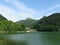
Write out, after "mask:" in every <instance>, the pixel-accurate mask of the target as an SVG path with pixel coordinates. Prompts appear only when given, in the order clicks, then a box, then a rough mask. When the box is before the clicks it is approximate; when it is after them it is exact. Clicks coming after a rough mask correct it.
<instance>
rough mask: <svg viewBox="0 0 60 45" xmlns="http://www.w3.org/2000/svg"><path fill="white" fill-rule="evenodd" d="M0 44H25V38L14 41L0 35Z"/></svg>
mask: <svg viewBox="0 0 60 45" xmlns="http://www.w3.org/2000/svg"><path fill="white" fill-rule="evenodd" d="M0 45H27V41H26V40H20V41H15V40H11V39H8V38H5V37H4V35H0Z"/></svg>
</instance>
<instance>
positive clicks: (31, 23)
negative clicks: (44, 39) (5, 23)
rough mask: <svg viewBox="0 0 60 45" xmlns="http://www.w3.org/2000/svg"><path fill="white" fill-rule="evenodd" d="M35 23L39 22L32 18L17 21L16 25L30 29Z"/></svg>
mask: <svg viewBox="0 0 60 45" xmlns="http://www.w3.org/2000/svg"><path fill="white" fill-rule="evenodd" d="M35 21H37V20H35V19H32V18H27V19H25V20H20V21H17V22H16V23H18V24H23V25H25V26H26V27H30V26H32V25H33V23H34V22H35Z"/></svg>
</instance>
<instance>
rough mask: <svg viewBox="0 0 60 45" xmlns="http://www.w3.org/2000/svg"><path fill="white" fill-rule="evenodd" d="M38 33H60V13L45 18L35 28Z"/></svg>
mask: <svg viewBox="0 0 60 45" xmlns="http://www.w3.org/2000/svg"><path fill="white" fill-rule="evenodd" d="M33 28H34V29H37V31H58V29H60V13H54V14H52V15H50V16H48V17H46V16H44V17H43V18H42V19H40V20H38V21H37V23H36V24H35V25H34V26H33Z"/></svg>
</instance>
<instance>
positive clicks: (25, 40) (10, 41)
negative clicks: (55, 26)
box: [0, 32, 60, 45]
mask: <svg viewBox="0 0 60 45" xmlns="http://www.w3.org/2000/svg"><path fill="white" fill-rule="evenodd" d="M0 45H60V32H50V33H49V32H48V33H47V32H40V33H29V34H4V35H0Z"/></svg>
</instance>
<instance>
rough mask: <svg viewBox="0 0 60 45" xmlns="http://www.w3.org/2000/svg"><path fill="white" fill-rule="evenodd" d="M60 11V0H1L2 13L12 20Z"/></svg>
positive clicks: (39, 16) (37, 16)
mask: <svg viewBox="0 0 60 45" xmlns="http://www.w3.org/2000/svg"><path fill="white" fill-rule="evenodd" d="M53 13H60V0H0V14H2V15H3V16H4V17H6V18H7V19H8V20H11V21H14V22H16V21H19V20H23V19H26V18H28V17H29V18H33V19H40V18H42V17H43V16H48V15H50V14H53Z"/></svg>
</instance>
